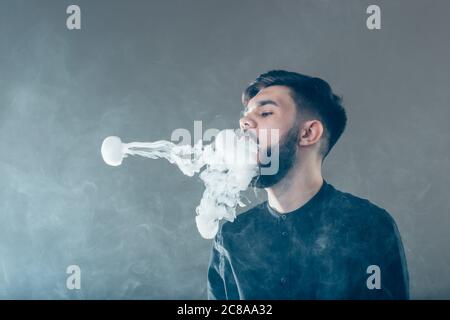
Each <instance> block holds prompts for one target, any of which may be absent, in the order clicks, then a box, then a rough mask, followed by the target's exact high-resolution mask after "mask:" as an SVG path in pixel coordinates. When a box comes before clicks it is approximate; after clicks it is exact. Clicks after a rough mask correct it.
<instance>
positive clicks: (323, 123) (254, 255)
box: [208, 70, 409, 299]
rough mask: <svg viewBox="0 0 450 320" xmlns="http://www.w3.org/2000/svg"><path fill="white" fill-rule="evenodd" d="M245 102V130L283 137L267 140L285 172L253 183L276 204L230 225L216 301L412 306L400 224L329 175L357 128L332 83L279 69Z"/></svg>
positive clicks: (221, 245) (215, 266)
mask: <svg viewBox="0 0 450 320" xmlns="http://www.w3.org/2000/svg"><path fill="white" fill-rule="evenodd" d="M242 101H243V104H244V106H245V112H244V114H243V117H242V118H241V119H240V126H241V128H242V129H244V130H254V131H255V132H256V134H257V136H258V137H259V138H261V136H259V133H260V132H262V131H263V130H262V129H269V130H270V129H278V130H279V136H280V139H279V141H278V142H273V141H272V142H270V143H268V144H267V145H264V144H263V143H261V142H262V139H259V140H260V149H265V151H266V152H267V154H270V153H271V150H273V148H274V147H275V144H276V143H278V144H277V145H276V146H278V147H279V163H278V165H279V166H278V171H277V172H276V173H275V174H272V175H262V174H260V175H259V176H258V177H257V178H256V179H255V180H254V181H253V182H254V185H255V186H257V187H259V188H264V189H265V190H266V192H267V198H268V201H266V202H264V203H262V204H260V205H258V206H256V207H254V208H252V209H250V210H249V211H247V212H245V213H243V214H241V215H239V216H238V217H237V218H236V220H235V221H234V222H232V223H231V222H226V223H224V224H222V225H221V227H220V230H219V232H218V234H217V236H216V237H215V239H214V242H213V246H212V252H211V259H210V263H209V269H208V298H209V299H408V298H409V289H408V272H407V265H406V259H405V255H404V250H403V246H402V242H401V239H400V235H399V232H398V229H397V226H396V224H395V222H394V220H393V219H392V217H391V216H390V215H389V213H388V212H387V211H386V210H384V209H382V208H380V207H378V206H376V205H374V204H372V203H371V202H369V201H368V200H366V199H362V198H358V197H356V196H353V195H351V194H349V193H344V192H341V191H339V190H337V189H335V188H334V187H333V186H332V185H331V184H329V183H327V181H325V180H324V179H323V178H322V172H321V168H322V163H323V160H324V158H325V157H326V156H327V155H328V154H329V152H330V150H331V149H332V148H333V146H334V145H335V144H336V142H337V140H338V139H339V137H340V136H341V134H342V133H343V131H344V129H345V126H346V122H347V116H346V113H345V110H344V108H343V106H342V104H341V99H340V98H339V97H337V96H336V95H335V94H333V92H332V90H331V88H330V86H329V85H328V83H327V82H325V81H324V80H322V79H319V78H314V77H309V76H306V75H302V74H298V73H294V72H287V71H282V70H275V71H270V72H268V73H265V74H262V75H260V76H259V77H258V78H257V79H256V80H255V81H254V82H253V83H252V84H250V86H249V87H248V88H247V89H246V90H245V91H244V93H243V99H242ZM259 160H261V158H259ZM259 163H260V166H261V167H263V166H264V165H263V164H261V161H259ZM261 171H262V170H261Z"/></svg>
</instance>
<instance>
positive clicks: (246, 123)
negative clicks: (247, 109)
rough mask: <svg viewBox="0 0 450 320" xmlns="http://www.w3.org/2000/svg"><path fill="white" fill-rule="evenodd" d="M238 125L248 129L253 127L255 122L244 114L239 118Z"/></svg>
mask: <svg viewBox="0 0 450 320" xmlns="http://www.w3.org/2000/svg"><path fill="white" fill-rule="evenodd" d="M239 126H240V127H241V129H242V130H244V131H245V130H249V129H255V128H256V122H255V121H254V120H252V119H251V118H249V117H247V116H245V117H242V118H241V119H240V120H239Z"/></svg>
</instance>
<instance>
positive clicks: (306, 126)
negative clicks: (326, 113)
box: [298, 120, 323, 146]
mask: <svg viewBox="0 0 450 320" xmlns="http://www.w3.org/2000/svg"><path fill="white" fill-rule="evenodd" d="M322 135H323V125H322V122H320V121H319V120H309V121H305V122H304V123H303V126H302V128H301V130H300V137H299V140H298V145H299V146H309V145H313V144H315V143H317V142H318V141H319V140H320V138H322Z"/></svg>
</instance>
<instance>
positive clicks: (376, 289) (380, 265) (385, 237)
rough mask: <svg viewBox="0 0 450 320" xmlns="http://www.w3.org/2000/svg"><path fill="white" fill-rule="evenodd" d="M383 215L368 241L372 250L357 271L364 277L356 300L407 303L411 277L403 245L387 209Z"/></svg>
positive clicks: (357, 286) (361, 261) (359, 282)
mask: <svg viewBox="0 0 450 320" xmlns="http://www.w3.org/2000/svg"><path fill="white" fill-rule="evenodd" d="M382 216H383V218H382V219H381V220H379V221H378V223H376V224H374V225H373V228H371V229H372V232H368V233H367V237H366V239H365V240H366V241H367V243H368V249H369V250H367V252H366V253H365V254H364V255H363V256H364V258H363V259H361V260H360V266H359V267H358V268H357V269H359V272H360V277H357V278H359V280H357V281H358V284H357V285H356V292H355V293H356V296H355V298H357V299H365V300H407V299H409V276H408V268H407V263H406V257H405V252H404V249H403V243H402V240H401V237H400V233H399V231H398V228H397V225H396V223H395V221H394V219H392V217H391V216H390V215H389V213H387V212H386V211H385V210H383V214H382ZM376 273H378V274H376ZM376 277H378V279H376ZM374 284H375V285H374Z"/></svg>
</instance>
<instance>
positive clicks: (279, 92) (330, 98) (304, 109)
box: [239, 70, 347, 188]
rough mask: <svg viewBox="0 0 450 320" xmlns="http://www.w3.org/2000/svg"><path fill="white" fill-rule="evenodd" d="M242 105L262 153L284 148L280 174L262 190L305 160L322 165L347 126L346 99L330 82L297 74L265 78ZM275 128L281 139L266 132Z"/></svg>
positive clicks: (263, 180)
mask: <svg viewBox="0 0 450 320" xmlns="http://www.w3.org/2000/svg"><path fill="white" fill-rule="evenodd" d="M242 103H243V105H244V106H245V111H244V113H243V117H242V118H241V119H240V121H239V122H240V126H241V128H242V129H244V130H255V131H256V134H257V136H258V138H259V144H260V149H261V150H263V151H264V152H263V153H266V154H268V155H270V153H271V150H272V149H273V148H274V146H275V145H278V146H279V169H278V172H277V173H276V174H274V175H260V176H258V177H257V179H256V181H255V185H256V186H258V187H262V188H264V187H270V186H271V185H274V184H276V183H277V182H279V181H280V180H281V179H283V177H285V176H286V174H287V173H288V172H289V170H290V169H291V168H292V167H293V166H294V165H295V164H296V163H297V162H298V161H301V160H300V159H304V161H307V160H306V159H309V160H308V161H320V163H321V162H322V161H323V159H324V158H325V157H326V156H327V155H328V154H329V152H330V150H331V149H332V148H333V146H334V145H335V144H336V142H337V141H338V139H339V137H340V136H341V135H342V133H343V132H344V129H345V125H346V122H347V116H346V113H345V110H344V108H343V106H342V104H341V99H340V98H339V97H338V96H336V95H335V94H334V93H333V92H332V90H331V88H330V86H329V84H328V83H327V82H325V81H324V80H322V79H319V78H314V77H310V76H306V75H303V74H299V73H295V72H288V71H283V70H273V71H269V72H267V73H264V74H262V75H260V76H259V77H258V78H256V80H255V81H254V82H252V83H251V84H250V85H249V86H248V87H247V88H246V89H245V90H244V92H243V94H242ZM271 129H278V130H279V138H280V139H279V141H271V140H270V134H269V135H268V137H267V135H265V134H261V132H264V130H271ZM260 154H261V152H260ZM260 160H261V159H260Z"/></svg>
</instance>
